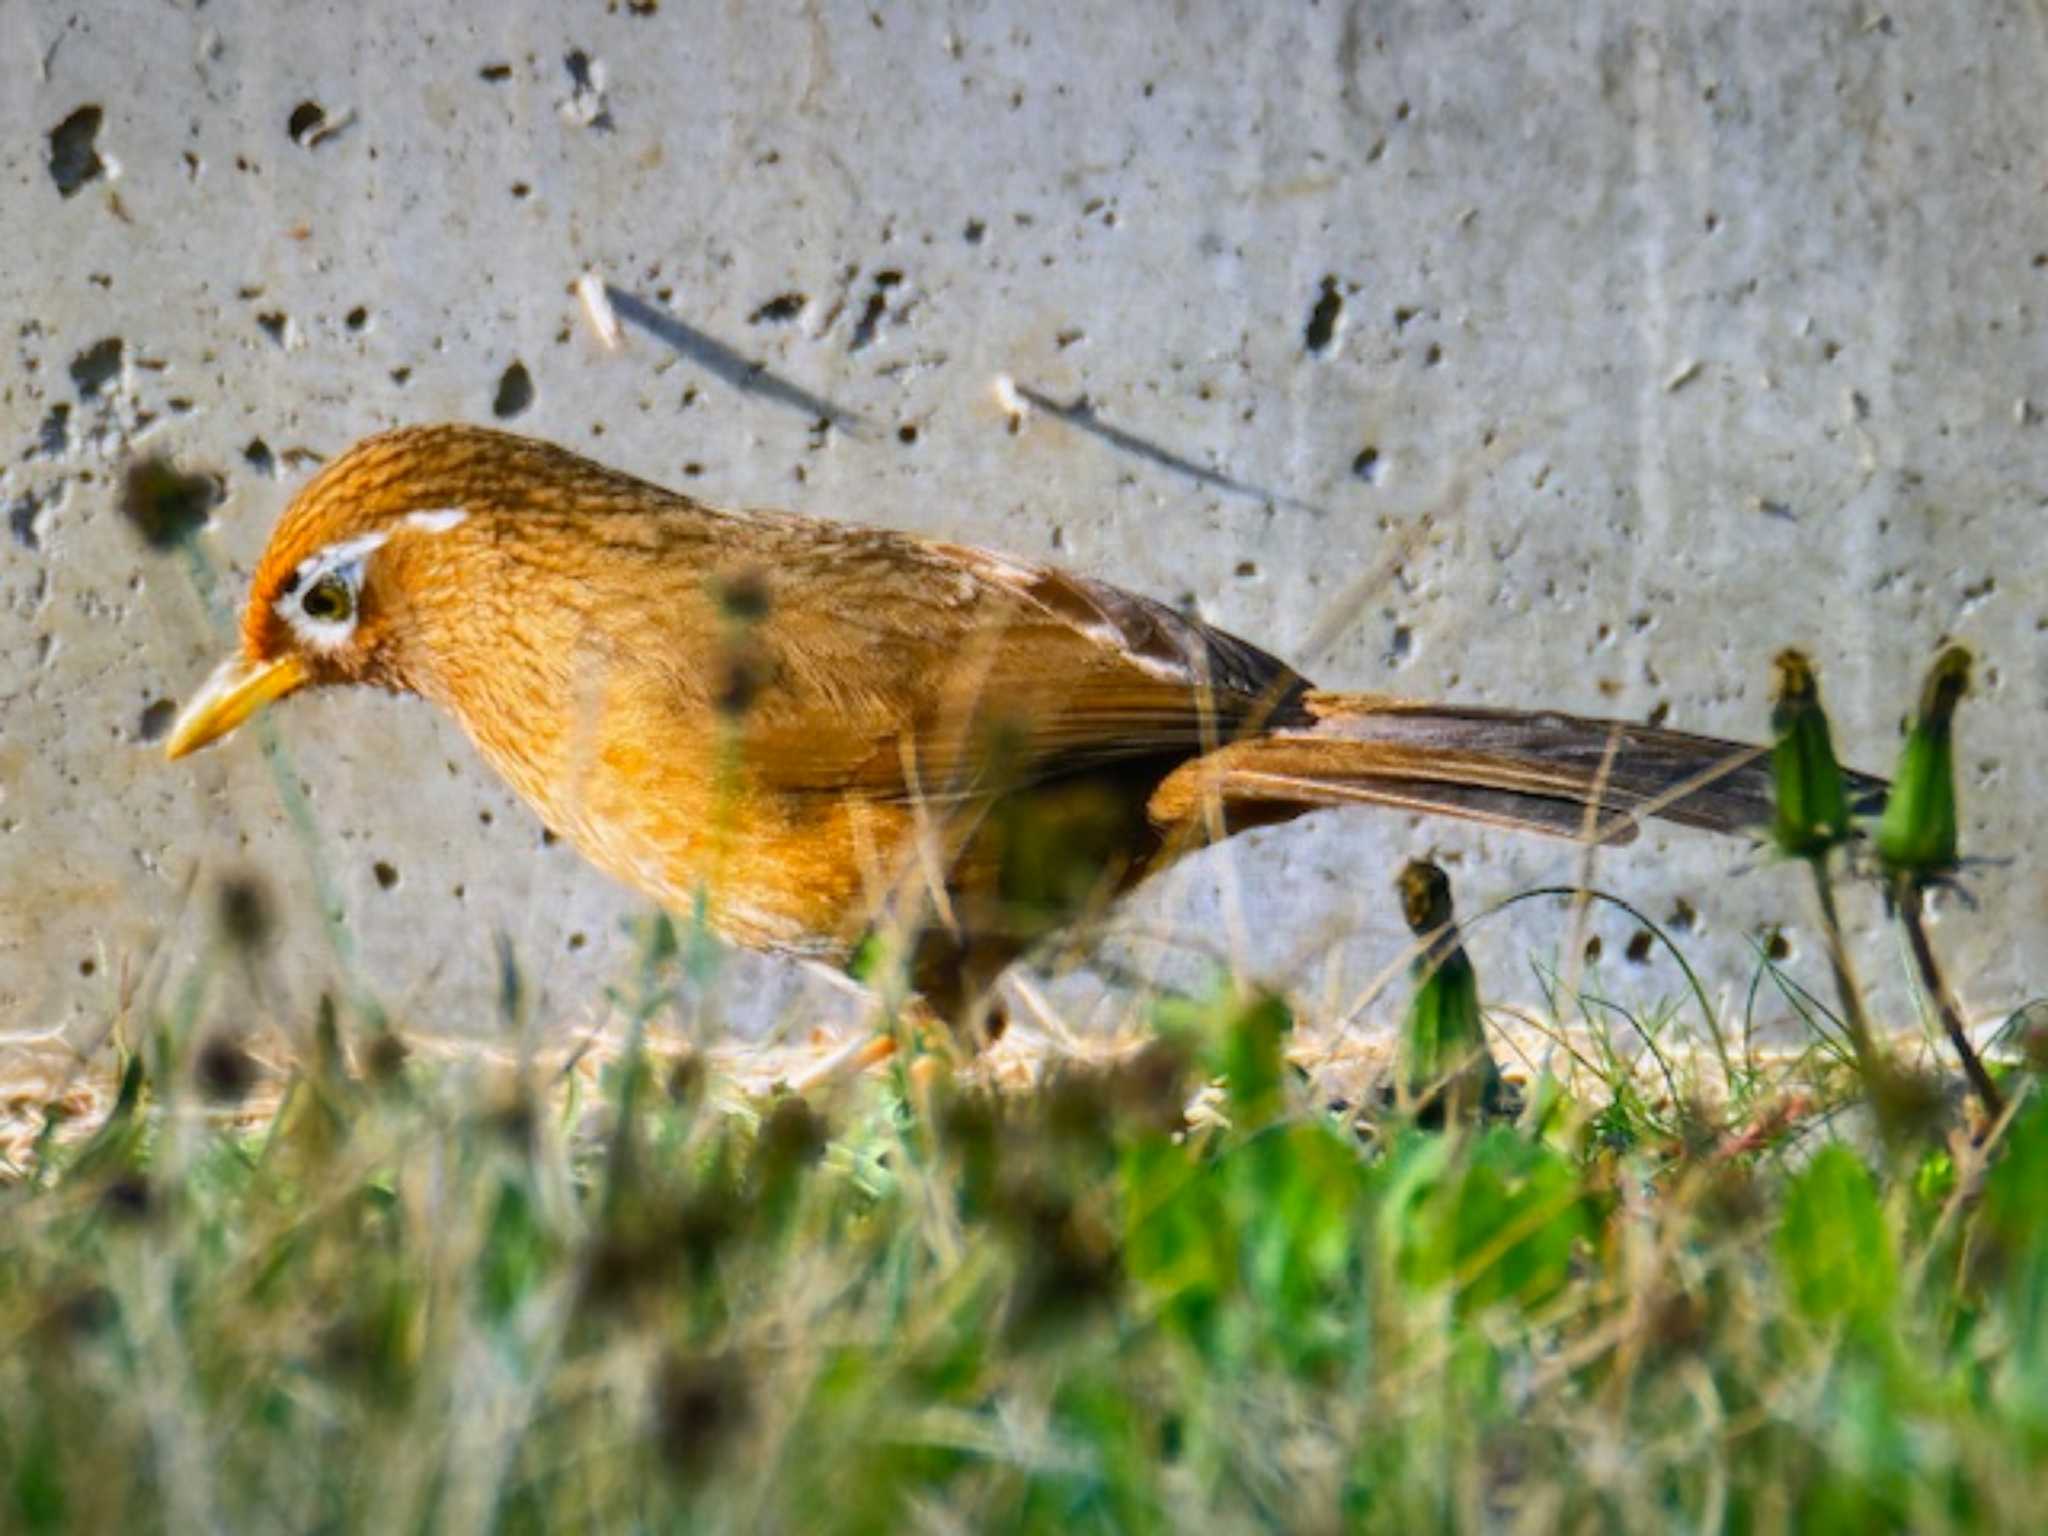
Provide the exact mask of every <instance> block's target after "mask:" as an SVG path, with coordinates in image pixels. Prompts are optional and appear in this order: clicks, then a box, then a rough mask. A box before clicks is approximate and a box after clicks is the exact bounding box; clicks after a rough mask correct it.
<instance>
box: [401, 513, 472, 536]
mask: <svg viewBox="0 0 2048 1536" xmlns="http://www.w3.org/2000/svg"><path fill="white" fill-rule="evenodd" d="M468 521H469V511H468V509H467V508H465V507H433V508H428V509H425V510H422V511H419V512H408V513H406V514H405V525H406V527H408V528H417V529H418V530H419V531H420V532H421V533H446V532H447V531H448V530H449V529H450V528H458V527H460V526H461V525H462V524H464V523H466V522H468Z"/></svg>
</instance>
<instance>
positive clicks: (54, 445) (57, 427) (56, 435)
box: [36, 400, 71, 459]
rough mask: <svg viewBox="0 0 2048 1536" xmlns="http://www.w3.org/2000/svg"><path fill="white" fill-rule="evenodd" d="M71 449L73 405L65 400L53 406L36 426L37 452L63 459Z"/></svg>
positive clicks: (47, 457)
mask: <svg viewBox="0 0 2048 1536" xmlns="http://www.w3.org/2000/svg"><path fill="white" fill-rule="evenodd" d="M70 451H71V407H70V406H69V405H68V404H66V403H65V402H63V401H61V400H60V401H58V402H57V403H56V404H55V405H53V406H51V407H50V409H49V411H48V413H47V414H45V415H44V417H43V424H42V425H41V426H39V427H37V428H36V452H37V453H39V454H41V455H42V456H43V457H44V458H46V459H61V458H63V457H64V455H65V454H67V453H69V452H70Z"/></svg>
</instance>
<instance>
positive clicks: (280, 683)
mask: <svg viewBox="0 0 2048 1536" xmlns="http://www.w3.org/2000/svg"><path fill="white" fill-rule="evenodd" d="M307 676H308V674H307V672H306V664H305V663H304V662H303V661H301V660H300V659H299V658H298V657H296V656H292V655H285V656H280V657H278V658H277V659H276V660H275V661H248V660H245V659H244V658H242V657H240V656H230V657H229V658H228V659H227V660H226V661H224V662H222V663H221V664H220V665H219V666H217V667H215V668H214V669H213V676H211V677H209V678H208V679H207V680H206V682H205V684H204V686H202V687H201V688H200V690H199V692H197V693H196V694H194V695H193V696H192V699H191V702H189V703H188V704H186V706H185V709H184V712H183V713H182V714H180V715H179V716H178V723H177V724H176V725H174V726H172V727H171V739H170V740H169V741H167V742H165V743H164V756H165V757H168V758H172V759H176V758H180V757H183V756H184V755H185V754H186V753H187V752H197V751H198V750H199V749H200V748H201V747H203V746H206V745H207V744H208V743H209V742H214V741H218V740H219V739H220V738H221V737H223V736H225V735H227V734H228V733H229V732H230V731H232V730H233V729H234V728H235V727H236V726H238V725H240V724H241V723H242V722H243V721H244V720H246V719H248V718H249V717H250V716H251V715H253V714H255V713H256V711H257V710H259V709H261V708H262V707H263V706H264V705H266V704H268V703H269V702H270V701H271V700H272V699H281V698H283V697H284V696H285V695H286V694H288V693H290V692H291V691H292V690H293V689H295V688H301V687H303V686H305V683H306V681H307Z"/></svg>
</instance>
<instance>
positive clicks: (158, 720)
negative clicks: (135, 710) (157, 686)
mask: <svg viewBox="0 0 2048 1536" xmlns="http://www.w3.org/2000/svg"><path fill="white" fill-rule="evenodd" d="M177 718H178V706H177V705H176V704H175V703H173V702H172V701H171V700H169V699H157V700H155V701H154V702H153V703H151V704H149V705H148V706H147V707H145V708H144V710H143V711H142V718H141V719H140V720H137V721H136V722H135V739H136V740H137V741H158V740H161V739H162V737H163V735H164V733H165V732H166V731H168V730H169V729H170V728H171V722H172V721H173V720H175V719H177Z"/></svg>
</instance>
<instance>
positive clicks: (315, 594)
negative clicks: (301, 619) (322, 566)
mask: <svg viewBox="0 0 2048 1536" xmlns="http://www.w3.org/2000/svg"><path fill="white" fill-rule="evenodd" d="M299 607H300V608H302V609H304V610H305V614H306V617H307V618H309V619H316V620H318V621H319V622H320V623H322V624H340V623H343V622H345V621H346V620H347V619H348V616H349V614H350V613H351V612H352V611H353V610H354V608H355V594H354V593H353V592H351V591H349V587H348V583H347V582H345V581H343V580H342V579H341V578H340V577H339V576H322V577H321V578H320V579H319V580H318V581H316V582H314V583H313V585H312V586H310V587H308V588H306V595H305V596H304V597H302V598H300V599H299Z"/></svg>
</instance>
